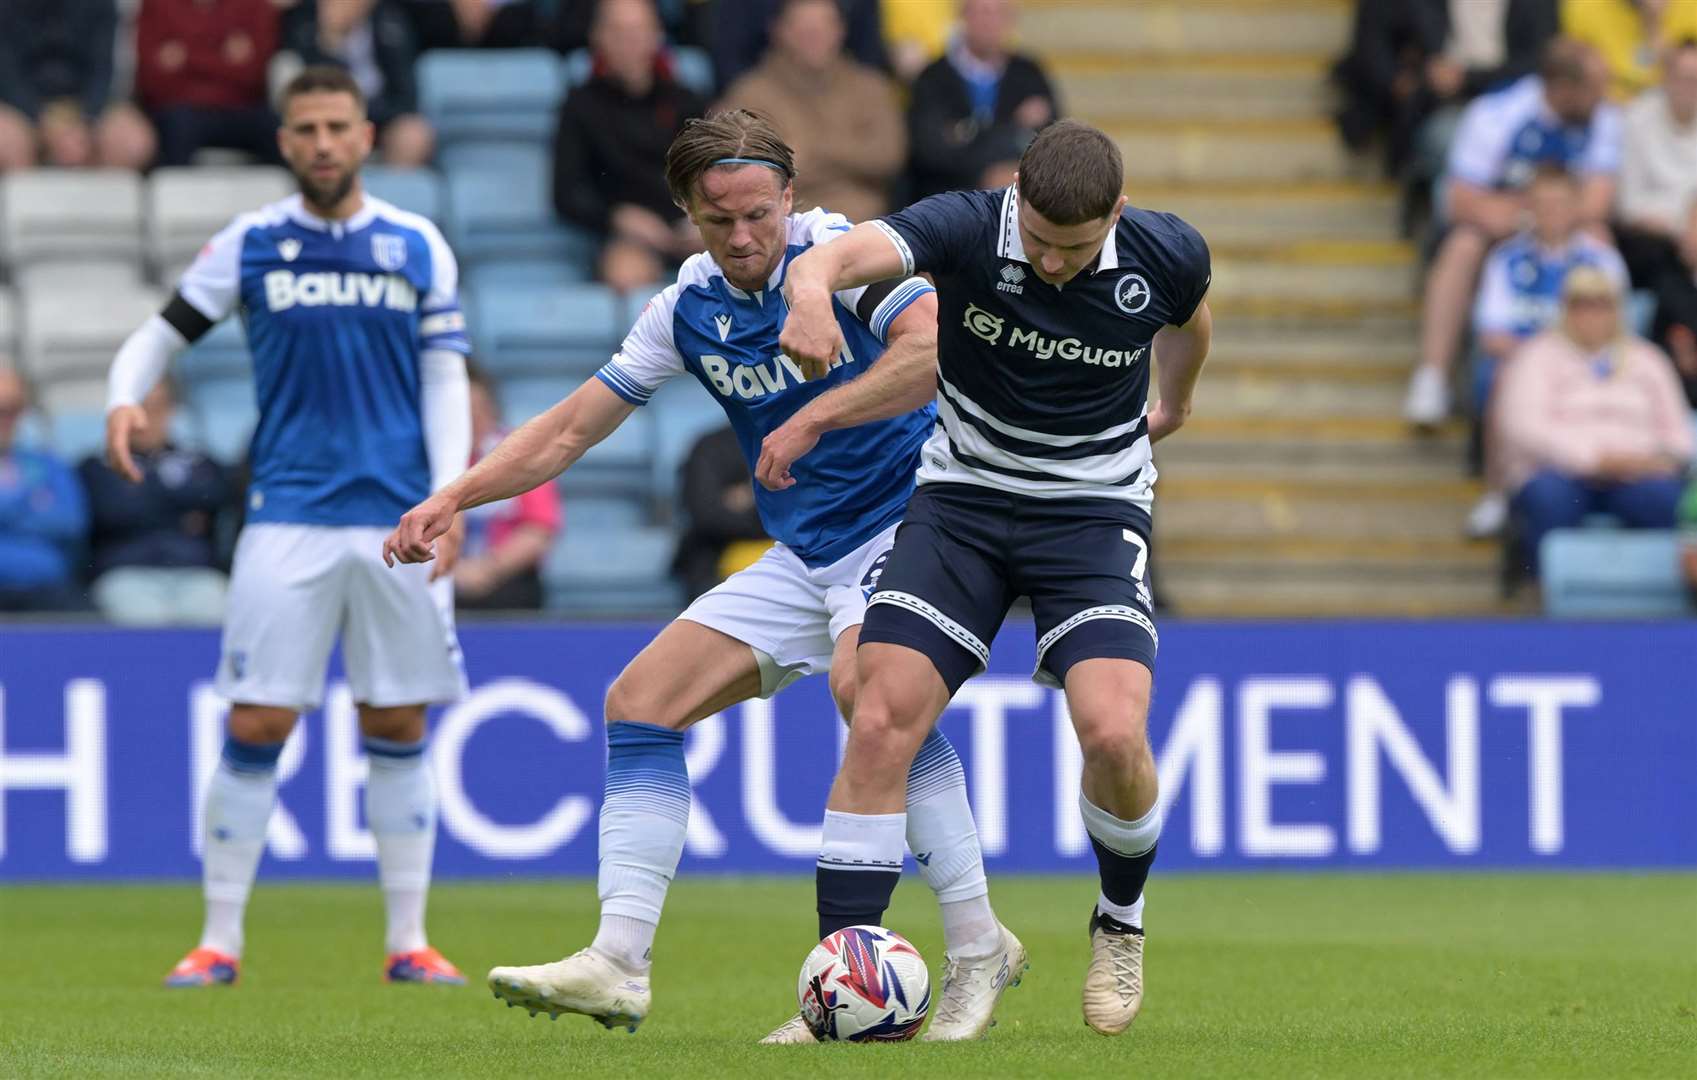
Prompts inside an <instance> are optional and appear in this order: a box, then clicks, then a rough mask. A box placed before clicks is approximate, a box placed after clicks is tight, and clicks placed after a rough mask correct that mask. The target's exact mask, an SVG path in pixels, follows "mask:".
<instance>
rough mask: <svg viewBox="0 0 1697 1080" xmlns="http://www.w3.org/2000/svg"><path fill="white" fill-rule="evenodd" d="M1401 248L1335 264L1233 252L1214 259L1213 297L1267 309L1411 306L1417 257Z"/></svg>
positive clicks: (1354, 255)
mask: <svg viewBox="0 0 1697 1080" xmlns="http://www.w3.org/2000/svg"><path fill="white" fill-rule="evenodd" d="M1400 248H1401V245H1395V249H1396V250H1391V249H1387V251H1388V252H1389V253H1388V254H1387V255H1386V256H1383V257H1381V256H1377V255H1376V256H1372V257H1369V256H1368V255H1366V254H1365V253H1364V252H1363V253H1350V252H1345V253H1343V254H1341V255H1339V256H1338V257H1337V258H1336V259H1335V260H1329V259H1326V258H1325V257H1324V256H1323V255H1319V256H1311V257H1308V258H1292V257H1289V256H1285V257H1281V256H1280V255H1279V254H1278V253H1277V252H1276V251H1275V252H1271V253H1267V254H1265V255H1256V254H1245V255H1238V254H1234V253H1232V252H1231V251H1230V250H1229V249H1228V250H1226V251H1224V252H1217V253H1215V254H1214V259H1213V261H1214V284H1213V287H1212V289H1211V290H1210V292H1211V295H1212V296H1214V297H1218V298H1220V299H1221V300H1222V301H1226V300H1235V299H1237V298H1239V297H1243V298H1247V299H1253V300H1254V301H1256V302H1258V303H1261V304H1268V303H1277V302H1279V301H1281V300H1291V301H1302V302H1308V301H1310V300H1313V299H1315V298H1319V299H1321V300H1323V301H1325V302H1327V303H1331V304H1340V303H1350V302H1358V303H1362V304H1366V305H1370V306H1373V307H1380V306H1384V305H1398V306H1400V305H1402V304H1406V303H1408V301H1409V298H1410V294H1411V292H1412V291H1413V282H1414V268H1413V257H1412V255H1411V254H1406V253H1403V252H1401V251H1400Z"/></svg>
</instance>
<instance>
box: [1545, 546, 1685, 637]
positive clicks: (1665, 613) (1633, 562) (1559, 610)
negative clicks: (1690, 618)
mask: <svg viewBox="0 0 1697 1080" xmlns="http://www.w3.org/2000/svg"><path fill="white" fill-rule="evenodd" d="M1538 563H1539V567H1540V569H1541V576H1542V578H1543V586H1544V610H1545V612H1546V613H1547V614H1550V615H1554V616H1557V617H1560V618H1617V619H1618V618H1672V617H1676V616H1680V615H1683V614H1685V613H1686V612H1687V611H1688V610H1689V609H1690V605H1689V603H1688V601H1687V599H1686V594H1685V583H1684V580H1683V579H1682V577H1681V575H1680V568H1679V537H1678V534H1677V533H1674V532H1652V531H1647V530H1636V529H1631V530H1629V529H1557V530H1556V531H1554V532H1552V533H1550V534H1549V535H1548V536H1546V537H1545V538H1544V541H1543V544H1542V545H1541V547H1540V548H1539V552H1538Z"/></svg>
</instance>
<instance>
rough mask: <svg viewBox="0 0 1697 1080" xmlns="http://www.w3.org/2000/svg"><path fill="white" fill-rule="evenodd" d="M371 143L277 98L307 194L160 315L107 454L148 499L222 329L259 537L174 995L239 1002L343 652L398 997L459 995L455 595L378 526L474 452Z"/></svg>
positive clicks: (447, 356)
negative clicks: (272, 854) (439, 821)
mask: <svg viewBox="0 0 1697 1080" xmlns="http://www.w3.org/2000/svg"><path fill="white" fill-rule="evenodd" d="M371 140H372V128H371V124H370V122H369V121H368V120H367V119H366V116H365V102H364V98H363V96H362V95H361V93H360V90H359V87H358V86H357V85H356V84H355V83H354V82H353V80H352V79H351V78H350V77H349V76H348V75H347V74H346V73H345V72H343V71H342V70H341V69H339V68H309V69H307V70H306V71H304V72H302V73H301V74H300V75H299V76H298V77H296V78H295V79H294V80H293V81H292V82H290V83H289V84H288V86H287V87H286V88H285V90H284V92H283V124H282V128H281V130H280V132H279V135H278V143H279V146H280V148H281V150H282V154H283V157H284V159H285V160H286V161H287V162H288V163H289V167H290V168H291V169H292V170H293V171H294V173H295V176H296V179H297V180H298V181H299V183H300V193H299V194H298V195H294V196H292V197H290V198H288V199H284V200H283V201H281V202H278V203H273V204H272V205H270V206H266V207H264V208H262V209H260V210H257V211H254V212H253V213H249V214H243V215H241V216H240V217H238V218H237V219H236V220H235V221H234V222H232V223H231V224H230V225H229V227H227V228H226V229H224V230H223V231H222V232H220V233H219V234H218V235H217V236H215V237H213V238H212V240H211V242H210V243H208V244H207V245H206V247H205V248H204V249H202V251H201V253H200V256H199V257H198V258H197V259H196V260H195V262H194V265H193V266H191V267H190V268H189V269H188V271H187V272H186V273H185V274H184V275H183V278H182V282H181V283H180V284H179V285H178V287H177V292H176V295H175V296H173V297H172V298H171V301H170V303H169V304H167V305H166V307H165V310H164V311H163V312H162V313H161V314H159V315H157V316H154V317H153V318H151V319H149V320H148V322H147V323H145V324H144V325H143V326H142V327H141V328H140V329H138V330H137V331H136V332H135V333H134V334H132V335H131V336H130V338H129V339H128V340H127V341H126V342H125V343H124V346H123V348H122V349H121V350H120V351H119V353H118V356H117V359H116V360H115V361H114V362H113V365H112V373H111V380H110V393H109V402H108V412H107V452H108V456H109V457H110V459H111V461H112V464H113V466H114V468H117V469H118V470H119V471H120V472H122V473H124V474H125V475H126V476H128V477H130V478H131V479H132V480H139V479H140V476H139V473H138V472H137V471H136V468H135V465H134V463H133V462H132V461H131V458H130V449H129V447H130V437H131V434H132V432H134V431H135V430H136V429H137V428H139V427H140V426H141V425H142V424H144V423H145V417H144V415H143V413H142V411H141V409H140V405H139V403H140V401H141V399H142V398H143V397H145V396H146V394H147V391H148V389H149V388H150V387H151V386H152V385H153V384H154V383H155V382H156V381H157V380H158V379H159V377H160V376H161V375H162V374H163V373H164V371H165V367H166V364H167V363H168V362H169V360H170V358H171V356H172V355H173V354H174V353H176V352H177V351H178V350H180V349H181V348H182V347H183V346H184V345H185V344H187V343H189V342H192V341H194V340H196V339H197V338H199V337H200V336H201V335H203V334H205V333H206V332H207V331H208V330H209V329H211V328H212V326H213V324H214V323H216V322H218V321H219V320H221V319H223V318H226V317H227V316H229V315H230V314H231V313H232V312H239V313H240V315H241V318H242V320H243V322H244V324H245V326H246V330H247V340H248V346H249V349H250V350H251V352H252V354H253V361H254V378H255V382H256V384H257V387H258V396H259V427H258V430H257V431H256V432H255V433H254V437H253V445H252V448H251V452H250V463H251V469H252V481H251V483H250V485H249V488H248V498H247V521H246V526H245V528H244V529H243V531H242V535H241V538H240V540H239V541H238V542H237V546H236V556H235V566H234V568H233V572H232V575H231V582H230V593H229V610H228V615H227V617H226V619H225V625H224V639H223V649H222V653H223V655H222V657H221V659H220V661H219V665H218V676H217V687H218V691H219V693H221V694H222V695H223V696H225V697H226V698H228V699H230V701H232V702H233V703H234V704H233V705H232V706H231V708H230V716H229V723H228V736H227V738H226V741H225V743H224V752H223V755H222V758H221V760H220V762H219V764H218V767H217V769H216V771H215V772H214V773H213V776H212V781H211V784H210V786H209V787H208V788H207V792H206V804H205V818H204V825H205V834H206V835H205V845H206V846H205V868H204V874H205V892H206V924H205V930H204V931H203V933H202V935H201V940H200V945H199V947H197V948H196V949H194V950H193V951H192V952H190V953H189V954H188V956H187V957H185V958H184V959H183V961H182V962H181V963H180V964H178V965H177V967H176V968H175V969H174V970H173V971H172V972H171V974H170V976H169V977H168V978H167V979H166V982H167V984H168V985H171V986H204V985H212V984H219V983H232V982H234V981H235V980H236V974H237V966H238V963H239V958H240V956H241V951H242V915H243V912H244V910H245V908H246V904H247V897H248V893H249V891H250V889H251V888H252V885H253V878H254V874H255V872H256V871H257V869H258V865H259V857H260V854H261V852H262V851H263V849H264V847H265V831H266V824H267V822H268V821H269V820H270V817H271V810H272V806H273V805H274V803H275V802H276V796H277V759H278V757H279V756H280V755H281V754H282V751H283V742H284V740H285V739H286V738H287V737H288V735H289V732H290V731H291V730H292V729H293V728H294V724H295V721H296V718H297V717H298V716H299V714H300V713H301V712H302V711H305V710H310V709H314V708H317V707H318V705H319V702H320V700H321V699H322V697H323V694H324V678H325V667H326V665H327V663H328V662H329V657H330V649H331V647H332V645H333V644H334V643H335V641H336V638H337V637H338V636H339V637H340V638H341V640H342V649H343V655H344V657H345V659H346V666H347V673H348V681H349V683H350V685H351V687H352V690H353V696H354V700H355V701H356V702H357V703H358V705H359V720H360V731H361V733H362V734H363V736H364V747H365V750H366V754H367V757H368V758H369V760H370V763H371V774H370V778H369V780H368V781H367V782H366V788H365V808H366V820H367V821H368V822H369V824H370V828H371V832H372V834H373V836H374V838H375V840H376V847H377V865H378V875H379V877H380V879H381V881H382V885H383V894H384V899H385V903H386V907H387V912H388V934H387V951H388V960H387V963H386V965H385V969H384V970H385V977H386V978H387V979H389V980H390V981H391V982H449V983H460V982H464V979H463V978H462V977H461V976H460V973H459V972H458V971H457V970H455V968H454V966H453V965H452V964H450V963H448V961H447V960H445V959H443V957H442V956H441V954H440V953H438V952H437V951H436V950H435V949H432V948H430V946H429V943H428V942H427V941H426V938H425V933H424V909H425V893H426V890H427V889H428V887H429V882H430V866H431V855H432V853H433V851H434V848H435V838H436V790H435V787H434V784H433V781H432V779H431V774H430V769H429V767H428V762H427V759H426V756H425V753H424V751H425V741H424V736H425V707H426V705H428V704H432V703H436V702H443V701H450V700H453V699H454V698H456V697H458V696H459V695H460V694H461V693H463V692H464V688H465V675H464V672H463V670H462V668H461V663H460V650H459V644H458V641H457V640H456V638H455V635H454V618H453V607H452V600H453V598H452V593H451V587H452V586H451V582H450V581H448V580H437V579H439V578H441V577H442V575H443V574H444V573H445V572H446V571H447V569H448V568H449V567H451V566H452V563H453V558H454V554H455V552H456V550H457V545H458V541H457V536H458V532H457V531H455V532H454V533H452V534H451V535H450V536H449V537H448V538H447V540H446V542H445V543H444V544H443V545H442V550H441V551H440V552H439V558H438V562H437V565H436V567H435V569H434V571H433V572H432V570H431V569H429V568H426V567H408V568H407V569H406V571H405V572H403V573H398V574H397V573H394V572H390V571H386V570H385V569H384V567H383V565H382V562H381V559H380V553H381V545H382V539H383V536H384V534H385V533H386V532H387V527H388V525H389V524H390V523H391V522H393V521H394V519H395V517H396V516H397V515H398V514H400V513H402V512H403V511H405V509H406V508H407V507H409V506H411V505H412V504H414V503H416V502H417V501H419V500H420V499H422V498H424V497H425V496H426V495H428V494H429V493H430V491H431V490H433V489H434V488H437V487H440V486H441V485H443V484H444V483H446V482H447V481H448V480H450V479H452V478H453V477H454V476H456V475H457V474H458V473H459V472H460V471H461V470H462V469H464V467H465V464H466V461H467V460H468V458H469V457H470V450H471V414H470V406H469V392H468V389H467V384H466V373H465V354H466V353H468V352H469V351H470V345H469V344H468V342H467V340H466V335H465V319H464V317H463V316H462V315H461V313H460V305H459V298H458V294H457V288H458V276H459V274H458V270H457V268H456V266H455V263H454V256H453V253H452V252H451V251H449V249H448V245H447V244H446V243H445V242H444V241H443V239H442V236H441V234H440V233H438V232H437V230H436V227H435V226H434V225H432V224H431V223H430V222H429V221H427V220H426V219H424V218H422V217H419V216H418V215H416V214H410V213H406V212H404V211H401V210H398V209H396V208H395V207H393V206H390V205H389V204H388V203H385V202H382V201H381V200H378V199H373V198H370V197H369V196H367V195H365V194H364V192H363V190H362V189H361V186H360V179H359V170H360V166H361V165H362V164H363V163H364V161H365V159H366V157H367V156H368V155H369V154H370V153H371Z"/></svg>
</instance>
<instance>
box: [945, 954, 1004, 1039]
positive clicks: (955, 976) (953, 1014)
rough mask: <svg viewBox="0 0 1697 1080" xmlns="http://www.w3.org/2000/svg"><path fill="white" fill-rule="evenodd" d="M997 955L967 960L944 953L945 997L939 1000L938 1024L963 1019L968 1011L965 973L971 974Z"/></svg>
mask: <svg viewBox="0 0 1697 1080" xmlns="http://www.w3.org/2000/svg"><path fill="white" fill-rule="evenodd" d="M994 959H995V957H987V958H985V959H983V960H974V961H971V962H966V961H962V960H959V959H957V958H955V957H953V956H948V955H947V954H944V961H943V997H942V1000H940V1001H938V1002H937V1017H936V1019H935V1020H934V1021H933V1023H936V1024H953V1023H957V1022H959V1021H960V1019H961V1014H962V1013H964V1012H965V1011H966V1000H967V992H966V979H965V978H963V977H962V976H963V975H966V974H970V973H971V972H972V971H973V970H974V969H976V968H979V967H982V966H984V965H985V964H988V963H989V962H990V961H991V960H994Z"/></svg>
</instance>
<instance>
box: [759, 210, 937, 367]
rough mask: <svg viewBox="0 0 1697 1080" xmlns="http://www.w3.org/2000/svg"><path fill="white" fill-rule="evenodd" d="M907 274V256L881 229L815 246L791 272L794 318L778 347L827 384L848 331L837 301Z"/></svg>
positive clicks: (788, 288)
mask: <svg viewBox="0 0 1697 1080" xmlns="http://www.w3.org/2000/svg"><path fill="white" fill-rule="evenodd" d="M905 270H906V266H904V265H903V262H902V256H901V253H900V252H898V251H897V250H896V247H895V245H894V244H892V243H891V242H890V239H889V237H887V236H885V235H884V234H883V233H882V232H881V231H879V229H878V227H877V226H875V225H856V226H855V227H854V228H853V229H850V230H849V232H848V234H847V235H846V236H843V237H841V238H839V239H836V240H833V241H831V242H830V243H828V244H815V245H814V246H813V247H812V248H811V249H810V250H809V251H807V252H806V253H805V254H803V255H802V256H801V257H800V258H799V259H797V260H796V261H795V262H792V263H790V265H789V269H788V270H787V271H785V278H784V297H785V299H786V301H787V302H788V303H789V309H790V310H789V314H788V316H786V317H785V319H784V326H783V330H782V331H781V332H780V333H779V335H778V347H779V348H780V349H782V350H783V352H784V355H785V356H788V357H789V358H790V359H791V360H794V361H795V362H796V365H797V366H798V367H800V368H801V372H802V375H803V377H805V378H808V379H818V378H823V377H824V376H825V374H826V373H827V372H829V371H830V370H831V362H832V361H833V360H835V359H836V358H837V354H838V353H839V352H841V351H842V347H843V331H842V328H841V327H839V326H838V325H837V318H836V315H835V313H834V312H832V310H831V296H832V294H833V293H836V292H839V291H841V290H843V289H851V288H854V287H855V286H858V285H869V284H871V283H872V282H874V281H883V280H884V279H885V278H892V277H896V276H898V275H899V274H901V273H902V272H903V271H905Z"/></svg>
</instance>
